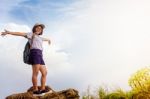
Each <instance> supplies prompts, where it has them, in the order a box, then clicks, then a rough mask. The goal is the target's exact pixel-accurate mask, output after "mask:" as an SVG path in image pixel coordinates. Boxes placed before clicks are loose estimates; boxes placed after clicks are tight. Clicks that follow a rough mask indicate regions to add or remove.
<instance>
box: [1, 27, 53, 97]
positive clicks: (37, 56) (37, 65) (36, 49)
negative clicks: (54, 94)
mask: <svg viewBox="0 0 150 99" xmlns="http://www.w3.org/2000/svg"><path fill="white" fill-rule="evenodd" d="M44 28H45V26H44V24H35V25H34V26H33V28H32V33H23V32H10V31H7V30H5V32H2V33H1V35H2V36H5V35H8V34H10V35H14V36H22V37H25V38H27V39H28V40H29V43H30V45H32V46H31V50H30V52H31V53H30V58H29V61H30V63H31V64H32V84H33V89H34V91H33V94H35V95H41V94H44V93H46V92H48V90H46V88H45V83H46V75H47V69H46V66H45V62H44V60H43V54H42V51H43V46H42V43H43V41H47V42H48V43H49V44H50V43H51V42H50V40H49V39H47V38H43V37H41V36H40V35H42V34H43V29H44ZM33 35H34V37H33V41H32V40H31V39H32V36H33ZM31 42H32V44H31ZM39 71H40V72H41V74H42V75H41V87H40V89H38V85H37V83H38V80H37V77H38V73H39Z"/></svg>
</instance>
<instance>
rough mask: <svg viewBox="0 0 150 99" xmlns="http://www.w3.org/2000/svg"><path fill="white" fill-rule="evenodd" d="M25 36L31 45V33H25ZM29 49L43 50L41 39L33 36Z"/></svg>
mask: <svg viewBox="0 0 150 99" xmlns="http://www.w3.org/2000/svg"><path fill="white" fill-rule="evenodd" d="M26 35H27V38H28V40H29V43H30V45H31V39H32V35H33V33H31V32H30V33H26ZM31 49H40V50H43V39H42V37H40V36H39V35H35V36H34V38H33V43H32V46H31Z"/></svg>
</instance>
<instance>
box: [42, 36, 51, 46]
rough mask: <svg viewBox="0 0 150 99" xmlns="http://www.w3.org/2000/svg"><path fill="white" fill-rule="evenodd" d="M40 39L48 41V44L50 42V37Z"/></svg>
mask: <svg viewBox="0 0 150 99" xmlns="http://www.w3.org/2000/svg"><path fill="white" fill-rule="evenodd" d="M42 40H43V41H48V44H49V45H50V44H51V41H50V39H48V38H43V37H42Z"/></svg>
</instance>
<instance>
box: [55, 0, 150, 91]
mask: <svg viewBox="0 0 150 99" xmlns="http://www.w3.org/2000/svg"><path fill="white" fill-rule="evenodd" d="M83 2H85V5H83V4H84V3H81V4H78V5H74V6H82V7H83V9H82V11H78V10H77V11H75V12H71V13H74V14H73V15H75V16H74V17H73V16H72V17H71V18H69V19H67V20H65V21H64V23H60V24H59V23H58V24H59V27H63V31H67V30H69V33H68V32H67V33H66V34H68V35H70V37H72V38H71V44H68V45H69V47H70V48H69V47H67V48H68V49H66V50H67V51H68V52H69V53H71V54H70V57H71V58H70V60H71V62H72V64H73V65H74V70H75V71H77V76H78V77H79V78H80V77H82V78H83V77H85V78H86V79H85V81H84V82H82V84H83V83H84V84H83V86H87V85H88V84H93V85H94V84H101V83H106V84H114V85H115V84H116V85H118V86H120V87H123V88H125V89H129V86H128V78H129V77H130V75H131V74H132V73H134V72H135V71H136V70H137V69H139V68H142V67H145V66H148V65H149V61H150V60H149V56H150V52H149V50H150V47H149V41H150V40H149V38H148V37H149V36H150V34H149V28H148V27H149V18H148V16H149V14H148V10H146V11H145V9H147V8H149V6H148V4H149V3H150V2H149V1H144V2H142V1H138V2H136V1H135V0H132V2H130V1H119V0H116V1H110V0H107V1H102V0H101V1H100V0H88V2H87V1H83ZM135 2H136V3H135ZM141 3H142V5H140V4H141ZM139 5H140V6H139ZM139 7H140V8H139ZM139 9H140V11H139ZM69 15H70V13H69V12H68V16H69ZM66 16H67V12H66ZM70 16H71V15H70ZM58 24H57V25H58ZM58 30H59V31H58ZM60 31H61V28H60V29H59V28H57V30H55V32H58V34H59V33H61V32H60ZM66 34H65V35H66ZM60 37H61V39H62V40H61V41H63V40H64V41H65V39H66V38H65V37H63V36H60ZM66 37H67V36H66ZM62 43H63V42H62ZM65 44H67V43H65ZM83 73H84V74H83ZM80 75H82V76H80ZM83 75H84V76H83ZM118 81H119V82H118ZM79 86H80V85H79ZM80 87H82V86H80Z"/></svg>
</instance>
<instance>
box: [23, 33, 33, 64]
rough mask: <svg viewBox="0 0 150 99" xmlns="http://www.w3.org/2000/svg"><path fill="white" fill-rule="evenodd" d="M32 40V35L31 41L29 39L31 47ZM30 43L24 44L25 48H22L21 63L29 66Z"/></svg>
mask: <svg viewBox="0 0 150 99" xmlns="http://www.w3.org/2000/svg"><path fill="white" fill-rule="evenodd" d="M33 38H34V33H33V35H32V39H31V46H32V43H33ZM31 46H30V43H29V41H28V42H27V43H26V45H25V47H24V51H23V62H24V63H25V64H29V65H31V63H30V61H29V58H30V49H31Z"/></svg>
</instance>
